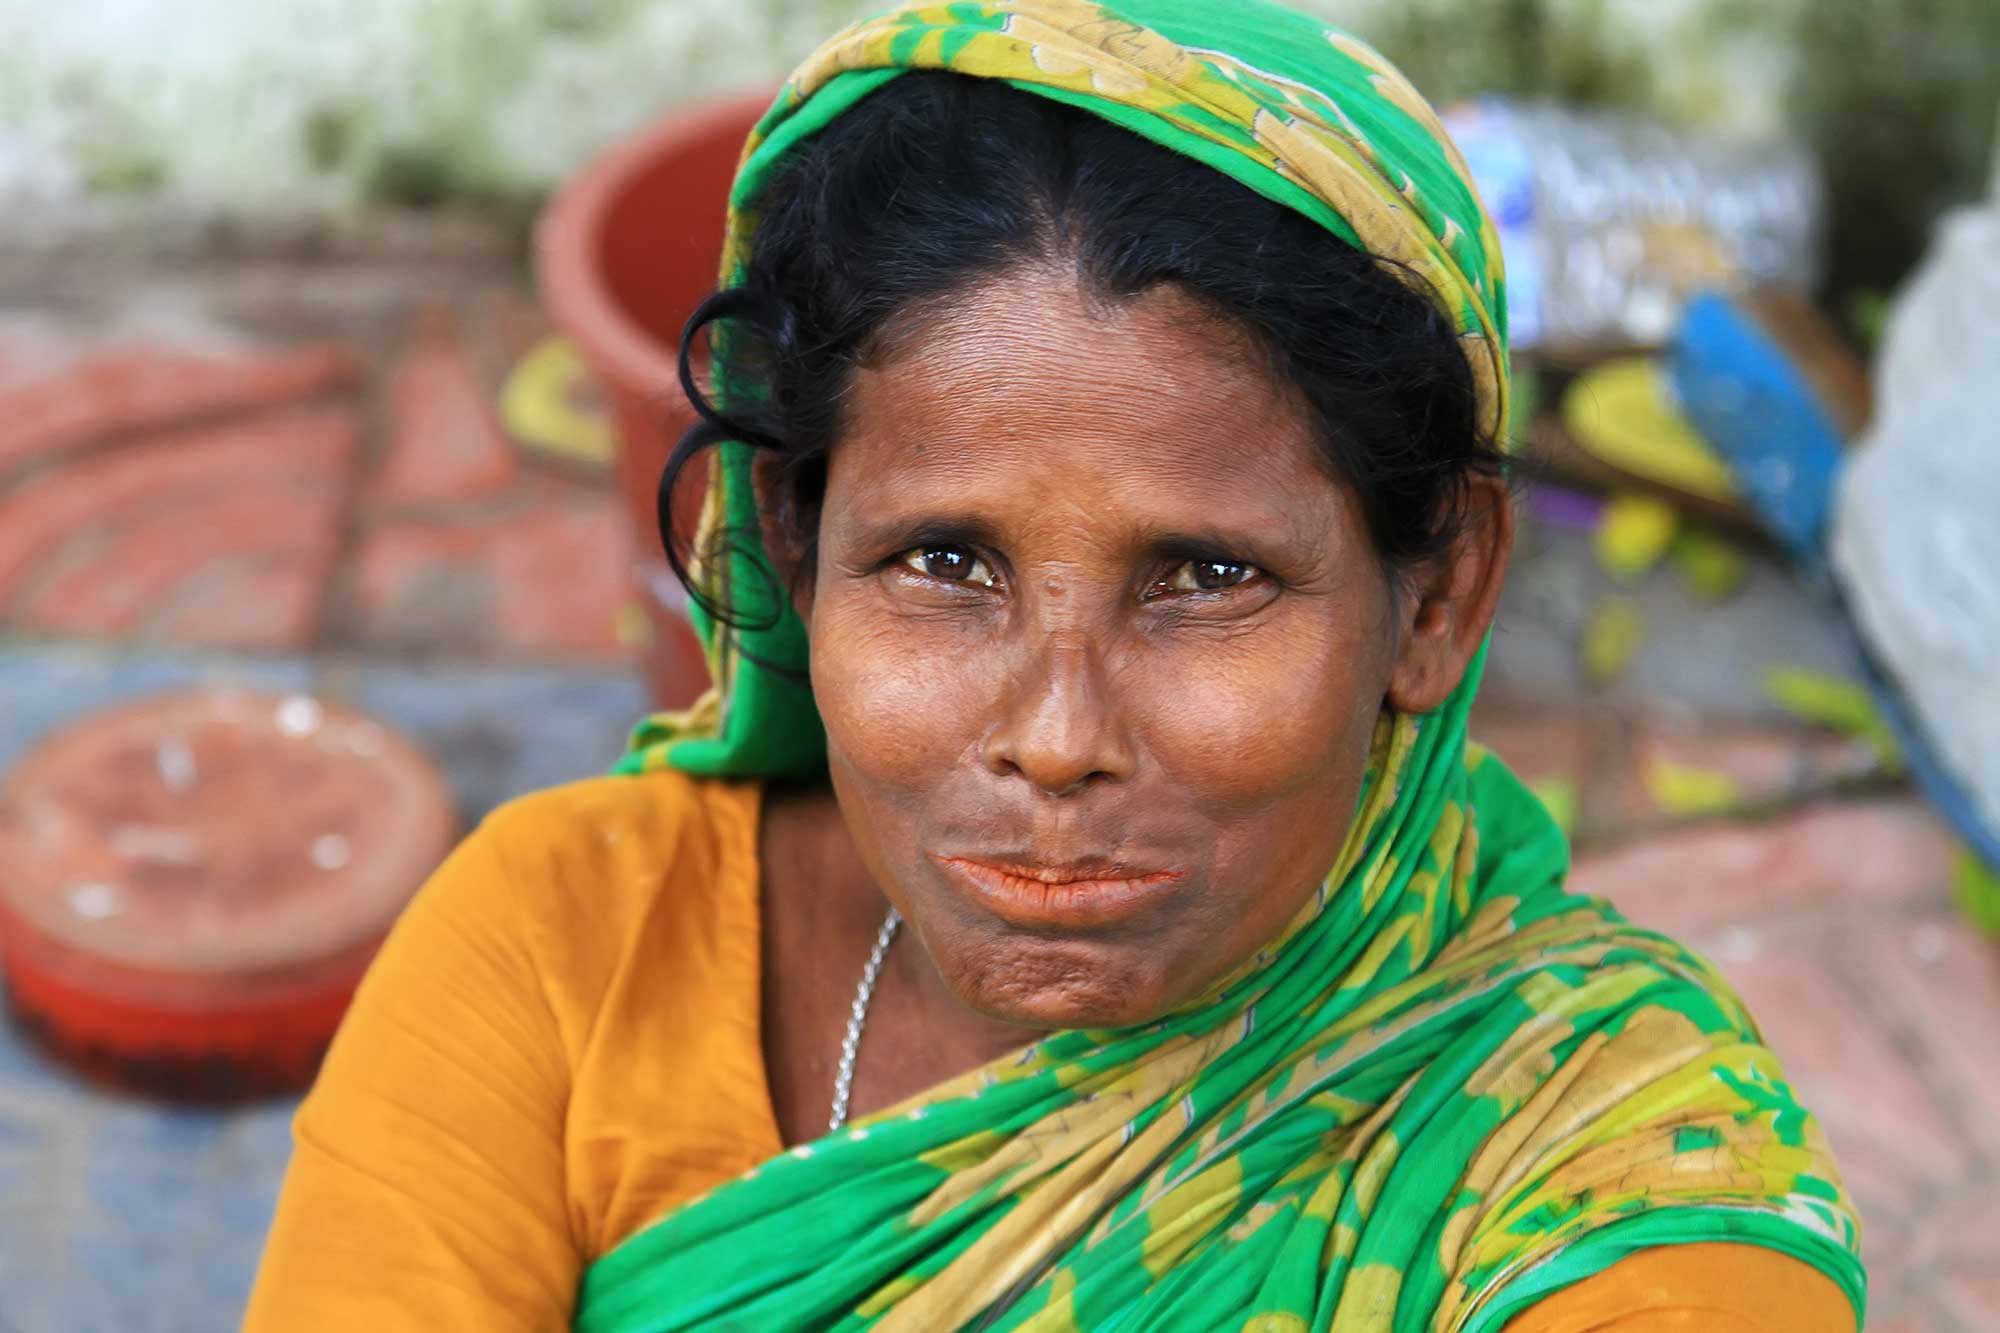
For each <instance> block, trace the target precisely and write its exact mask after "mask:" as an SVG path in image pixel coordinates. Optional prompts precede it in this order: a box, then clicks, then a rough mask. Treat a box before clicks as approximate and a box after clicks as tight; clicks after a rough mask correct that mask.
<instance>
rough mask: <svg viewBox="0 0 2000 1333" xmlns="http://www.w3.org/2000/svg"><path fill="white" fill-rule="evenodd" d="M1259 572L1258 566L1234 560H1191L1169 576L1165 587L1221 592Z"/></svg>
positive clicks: (1191, 590) (1251, 577)
mask: <svg viewBox="0 0 2000 1333" xmlns="http://www.w3.org/2000/svg"><path fill="white" fill-rule="evenodd" d="M1257 574H1258V569H1257V566H1255V565H1243V564H1238V563H1236V562H1235V561H1233V560H1190V561H1188V562H1187V563H1186V564H1184V565H1181V566H1179V567H1178V568H1176V569H1175V570H1174V571H1173V572H1172V573H1171V574H1169V575H1168V576H1167V578H1166V580H1165V587H1166V590H1167V591H1169V592H1219V591H1221V590H1222V589H1224V588H1233V587H1235V586H1236V585H1237V584H1239V583H1248V582H1249V581H1250V580H1251V579H1254V578H1256V577H1257Z"/></svg>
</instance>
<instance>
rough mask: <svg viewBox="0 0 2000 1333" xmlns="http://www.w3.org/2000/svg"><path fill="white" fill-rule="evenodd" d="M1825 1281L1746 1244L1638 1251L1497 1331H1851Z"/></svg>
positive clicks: (1848, 1314) (1842, 1301)
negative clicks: (1502, 1329)
mask: <svg viewBox="0 0 2000 1333" xmlns="http://www.w3.org/2000/svg"><path fill="white" fill-rule="evenodd" d="M1856 1327H1857V1325H1856V1323H1855V1318H1854V1307H1853V1306H1851V1305H1849V1304H1848V1303H1847V1297H1846V1296H1844V1295H1842V1294H1841V1290H1840V1287H1839V1286H1838V1285H1837V1284H1836V1283H1835V1282H1834V1281H1833V1279H1832V1278H1829V1277H1828V1276H1826V1274H1824V1273H1822V1272H1820V1271H1819V1270H1818V1269H1816V1268H1814V1267H1812V1266H1811V1265H1809V1264H1805V1263H1802V1262H1800V1261H1799V1260H1797V1259H1794V1258H1792V1257H1791V1256H1790V1255H1785V1254H1779V1253H1778V1252H1777V1251H1776V1250H1766V1249H1760V1248H1758V1247H1756V1246H1754V1245H1731V1244H1721V1243H1718V1244H1704V1245H1664V1246H1661V1247H1659V1248H1658V1249H1652V1250H1643V1251H1641V1252H1640V1253H1638V1254H1635V1255H1633V1256H1632V1257H1631V1258H1629V1259H1622V1260H1620V1261H1619V1262H1618V1263H1615V1264H1613V1265H1612V1266H1611V1267H1609V1268H1607V1269H1605V1270H1604V1271H1603V1272H1602V1273H1599V1274H1598V1275H1597V1276H1596V1277H1593V1278H1588V1279H1586V1280H1584V1281H1582V1282H1579V1283H1577V1284H1576V1285H1575V1286H1573V1287H1568V1288H1565V1289H1564V1290H1562V1291H1559V1292H1557V1293H1556V1294H1555V1295H1553V1296H1550V1297H1548V1298H1547V1299H1546V1300H1543V1301H1539V1302H1537V1303H1536V1304H1535V1305H1532V1306H1530V1307H1529V1308H1528V1309H1526V1310H1523V1311H1522V1312H1521V1313H1520V1314H1518V1315H1516V1316H1514V1318H1513V1319H1511V1320H1509V1321H1508V1323H1507V1328H1506V1333H1695V1331H1696V1330H1702V1331H1703V1333H1855V1330H1856Z"/></svg>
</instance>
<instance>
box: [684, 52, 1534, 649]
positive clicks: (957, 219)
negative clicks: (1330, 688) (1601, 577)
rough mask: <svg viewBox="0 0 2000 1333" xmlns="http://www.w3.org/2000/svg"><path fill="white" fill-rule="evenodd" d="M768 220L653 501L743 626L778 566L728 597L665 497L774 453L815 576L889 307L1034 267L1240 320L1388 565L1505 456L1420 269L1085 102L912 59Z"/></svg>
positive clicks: (760, 609)
mask: <svg viewBox="0 0 2000 1333" xmlns="http://www.w3.org/2000/svg"><path fill="white" fill-rule="evenodd" d="M756 213H757V222H756V244H755V246H754V248H753V253H752V255H751V258H750V260H749V263H748V267H747V269H746V271H745V272H744V273H743V275H742V281H741V283H740V284H739V285H738V286H735V287H731V288H728V289H726V290H723V291H721V292H718V293H717V294H716V295H715V296H713V297H711V298H710V299H709V300H708V301H707V302H706V303H704V304H703V305H702V307H701V308H700V309H699V310H697V311H696V312H695V314H694V317H693V318H692V319H690V320H689V321H688V325H687V329H686V332H685V334H684V336H683V338H682V343H681V382H682V385H683V387H684V388H685V390H686V392H687V394H688V396H689V398H690V400H691V401H692V402H693V404H694V407H695V411H696V413H697V414H698V417H699V420H698V422H697V424H696V425H695V426H694V427H693V428H691V429H690V430H689V431H688V433H687V434H686V435H685V436H684V437H683V438H682V440H681V441H680V444H679V445H678V447H677V448H676V449H675V450H674V452H673V454H672V456H671V457H670V458H669V460H668V463H667V467H666V471H665V474H664V476H663V477H662V478H661V482H660V496H659V515H660V525H661V535H662V538H663V540H664V542H665V545H666V549H667V555H668V558H669V560H670V561H671V562H672V564H673V567H674V570H675V572H676V573H677V574H679V575H680V576H681V580H682V582H683V583H686V584H688V585H689V591H690V595H692V596H693V597H695V598H696V599H697V601H699V602H700V603H701V604H702V605H703V607H704V609H706V610H709V611H710V612H711V613H713V614H714V615H716V617H717V618H718V619H719V620H721V621H723V622H725V623H727V624H730V625H734V626H737V627H740V628H762V627H766V626H768V625H769V624H771V623H774V621H775V619H776V616H777V614H778V612H779V611H780V610H781V609H782V605H783V603H782V602H781V601H779V600H776V596H775V595H776V594H778V593H779V592H780V589H779V588H778V585H777V584H776V582H775V578H774V579H773V581H772V582H771V583H770V584H769V585H768V586H767V587H766V588H765V589H763V590H761V593H762V594H763V595H760V591H758V590H751V589H745V588H736V589H733V590H732V593H731V595H730V596H729V598H728V599H727V600H728V602H729V605H726V606H722V605H717V604H716V600H717V599H715V598H714V597H712V596H711V595H709V594H707V593H704V592H703V591H702V590H700V589H698V588H695V587H694V586H693V585H692V581H691V580H690V579H689V577H688V569H687V563H686V553H687V550H688V542H687V540H686V538H685V535H684V534H682V533H680V532H678V531H676V524H675V516H674V513H673V505H672V498H673V495H674V491H675V489H676V484H677V482H678V481H679V479H680V476H681V473H682V471H683V469H684V468H685V467H686V466H687V464H688V463H689V462H690V461H691V460H692V459H694V458H695V457H697V456H698V455H699V454H700V453H701V452H702V451H703V450H705V449H707V448H708V447H710V446H711V445H713V444H715V443H717V442H718V441H721V440H731V439H733V440H740V441H743V442H744V443H746V444H749V445H751V446H753V447H756V448H758V449H761V450H766V451H769V452H770V453H771V454H772V455H774V456H775V461H776V467H775V469H774V471H773V473H772V483H773V484H772V486H771V487H770V488H769V496H770V498H771V499H772V500H773V501H774V502H775V503H774V506H773V512H772V514H771V515H769V517H768V521H770V522H773V523H775V524H776V525H777V527H778V530H779V531H780V532H782V533H783V534H784V537H785V539H786V541H787V542H788V544H789V546H790V548H791V549H792V550H793V551H794V552H796V553H798V554H799V556H800V567H801V568H802V569H806V570H809V569H810V568H811V561H812V557H813V553H814V551H815V549H816V540H817V532H818V525H819V507H820V502H821V500H822V498H823V496H824V493H825V487H826V475H827V455H828V451H829V450H830V449H831V448H832V447H833V446H834V444H835V443H836V442H837V440H838V438H839V434H840V429H841V415H840V408H841V402H842V390H843V389H844V387H845V386H846V384H847V382H848V379H849V377H850V375H851V374H852V372H853V370H854V367H855V365H856V364H857V362H858V361H859V360H860V359H861V358H862V357H863V356H865V355H866V354H867V353H868V351H869V349H870V347H871V343H872V342H873V340H874V339H875V338H876V336H877V335H878V334H880V333H881V332H882V331H883V329H884V326H885V324H887V322H888V321H889V320H890V319H891V318H892V317H893V316H895V315H897V314H899V313H902V312H905V311H908V310H911V309H912V308H913V307H917V306H919V305H921V304H923V303H926V302H931V301H936V300H938V299H940V298H943V297H946V296H950V295H953V294H955V293H959V292H963V291H964V290H966V289H967V288H969V287H971V286H973V285H975V284H977V283H978V282H980V281H981V280H982V279H988V278H992V277H996V276H998V275H1001V274H1003V273H1006V272H1008V271H1009V270H1012V269H1017V268H1020V267H1022V266H1024V265H1027V264H1034V263H1048V262H1051V261H1057V262H1063V263H1068V264H1072V265H1074V267H1075V268H1076V270H1077V272H1078V274H1079V276H1080V277H1081V279H1082V280H1083V283H1084V286H1085V290H1086V291H1087V292H1089V293H1091V294H1093V295H1095V296H1101V297H1103V298H1106V299H1112V300H1116V299H1120V298H1127V297H1132V296H1137V295H1139V294H1141V293H1143V292H1146V291H1147V290H1149V289H1151V288H1154V287H1157V286H1159V285H1161V284H1167V283H1171V284H1175V285H1177V286H1178V287H1180V288H1181V289H1183V290H1184V291H1186V292H1188V293H1190V294H1192V295H1193V296H1194V297H1195V298H1197V299H1198V300H1200V301H1202V302H1204V303H1205V304H1207V305H1208V306H1209V307H1211V308H1212V309H1214V310H1215V311H1217V312H1219V313H1220V314H1222V315H1224V316H1225V317H1228V318H1231V319H1234V320H1236V321H1238V322H1240V323H1241V325H1242V326H1243V327H1245V328H1246V329H1247V330H1249V332H1250V333H1251V334H1252V335H1253V337H1254V338H1255V339H1256V341H1257V342H1258V343H1259V344H1260V345H1261V347H1262V348H1263V350H1264V351H1265V352H1266V354H1267V355H1268V357H1269V362H1270V365H1271V367H1272V369H1273V371H1274V372H1275V374H1276V375H1277V376H1278V377H1279V379H1280V380H1281V382H1289V383H1290V384H1291V385H1293V386H1296V388H1297V390H1298V391H1299V392H1300V394H1301V397H1302V399H1303V401H1304V402H1305V404H1306V405H1307V406H1308V407H1309V409H1310V411H1311V413H1312V415H1313V418H1314V420H1315V424H1316V426H1317V428H1318V429H1317V435H1318V438H1319V443H1320V446H1321V448H1322V449H1323V451H1324V456H1325V462H1326V464H1327V467H1328V469H1329V470H1330V472H1331V473H1332V475H1333V476H1335V477H1336V478H1338V479H1340V480H1342V481H1345V482H1346V483H1347V484H1348V485H1350V486H1352V487H1353V489H1354V491H1355V492H1356V493H1357V494H1358V496H1359V498H1360V503H1361V509H1362V512H1363V514H1364V515H1365V516H1366V520H1367V524H1368V530H1369V534H1370V536H1371V538H1372V539H1373V542H1374V545H1375V548H1376V551H1377V553H1378V554H1379V556H1380V557H1381V559H1382V561H1383V563H1384V565H1385V567H1386V568H1387V569H1389V570H1391V571H1395V570H1403V569H1408V568H1409V567H1411V566H1413V565H1417V564H1420V563H1421V562H1423V561H1424V560H1426V559H1428V558H1432V557H1435V556H1436V555H1438V554H1440V553H1441V552H1442V551H1444V550H1445V549H1446V548H1447V547H1448V545H1449V544H1450V542H1451V540H1452V539H1453V537H1454V535H1455V534H1456V532H1457V531H1458V529H1459V527H1460V525H1461V523H1462V521H1463V519H1464V513H1465V508H1466V504H1467V499H1468V492H1469V486H1470V483H1471V482H1472V480H1473V479H1474V478H1475V477H1478V476H1483V475H1494V474H1497V473H1498V472H1499V471H1500V468H1501V463H1502V457H1503V456H1502V454H1501V453H1500V451H1499V448H1498V447H1497V445H1496V442H1495V440H1494V439H1493V437H1492V435H1491V433H1490V431H1489V429H1488V428H1487V427H1486V426H1485V425H1484V424H1483V423H1482V422H1481V420H1480V407H1479V403H1478V401H1477V394H1476V391H1475V387H1474V380H1473V375H1472V369H1471V366H1470V364H1469V363H1468V362H1467V359H1466V348H1465V346H1464V345H1463V343H1462V342H1461V340H1460V336H1459V334H1458V333H1457V331H1456V330H1455V329H1454V327H1453V325H1452V323H1451V321H1450V320H1449V319H1447V318H1446V316H1445V315H1444V314H1443V313H1442V310H1441V309H1440V306H1439V304H1438V302H1437V299H1436V298H1435V297H1434V296H1433V295H1431V294H1429V293H1428V292H1427V291H1425V290H1424V289H1422V287H1421V285H1420V284H1419V283H1418V282H1417V281H1416V280H1415V279H1414V278H1413V276H1412V275H1411V274H1409V273H1408V272H1407V271H1399V270H1398V269H1396V268H1395V267H1394V266H1392V265H1391V264H1389V263H1387V262H1385V261H1383V260H1381V259H1378V258H1376V257H1374V256H1371V255H1369V254H1367V253H1365V252H1363V251H1361V250H1359V249H1356V248H1355V247H1353V246H1351V245H1349V244H1347V243H1345V242H1343V241H1341V240H1340V239H1339V238H1338V237H1335V236H1333V235H1332V234H1331V233H1329V232H1328V231H1326V229H1325V228H1323V227H1321V226H1320V225H1319V224H1318V223H1316V222H1313V221H1312V220H1311V219H1309V218H1307V217H1305V216H1303V215H1302V214H1300V213H1298V212H1297V211H1295V210H1294V209H1291V208H1289V207H1287V206H1285V205H1283V204H1279V203H1276V202H1274V201H1272V200H1270V199H1267V198H1265V197H1264V196H1263V195H1260V194H1258V193H1257V192H1255V191H1254V190H1252V189H1250V188H1249V187H1247V186H1245V185H1243V184H1240V183H1239V182H1237V181H1235V180H1233V179H1231V178H1229V177H1227V176H1225V175H1223V174H1222V173H1221V172H1219V171H1216V170H1215V169H1214V168H1212V167H1209V166H1206V165H1204V164H1202V163H1200V162H1197V161H1196V160H1195V159H1193V158H1190V157H1186V156H1184V155H1182V154H1179V153H1175V152H1173V151H1172V150H1170V149H1167V148H1164V147H1161V146H1159V145H1157V144H1154V143H1152V142H1150V141H1149V140H1146V139H1143V138H1141V137H1139V136H1138V135H1136V134H1134V133H1132V132H1131V131H1129V130H1126V129H1124V128H1122V127H1120V126H1117V125H1114V124H1112V123H1110V122H1109V121H1106V120H1104V119H1102V118H1101V117H1098V116H1096V115H1093V114H1091V113H1089V112H1087V111H1084V110H1081V109H1078V108H1076V107H1071V106H1068V105H1065V104H1063V103H1060V102H1056V101H1054V100H1051V99H1049V98H1045V97H1041V96H1038V95H1036V94H1033V93H1029V92H1024V91H1022V90H1020V89H1017V88H1014V87H1012V86H1010V85H1008V84H1006V83H1003V82H1000V81H997V80H989V79H977V78H970V77H966V76H963V75H957V74H950V73H943V72H930V71H923V72H913V73H908V74H904V75H901V76H899V77H897V78H896V79H894V80H892V81H890V82H889V83H888V84H886V85H884V86H883V87H882V88H880V89H878V90H876V91H875V92H873V93H871V94H870V95H869V96H868V97H867V98H866V99H864V100H863V101H862V102H860V103H859V104H857V105H856V106H855V107H853V108H852V109H850V110H849V111H847V112H846V113H844V114H843V115H841V116H840V117H838V118H837V119H835V120H834V121H833V122H832V123H831V124H830V125H829V126H828V127H827V128H826V129H825V130H823V131H822V132H820V133H819V134H818V135H817V136H816V137H814V138H812V139H810V140H808V141H806V142H805V143H803V144H801V145H800V146H799V147H798V148H796V149H795V150H793V152H792V155H791V157H790V159H789V160H788V161H787V162H786V163H785V164H784V167H783V169H782V172H781V174H779V175H778V176H777V177H776V178H775V179H774V180H773V181H772V182H771V183H770V184H769V185H768V186H767V187H766V188H765V189H764V191H763V192H762V194H761V196H760V197H759V199H758V200H757V201H756ZM715 325H720V326H721V328H720V330H719V331H720V334H721V336H720V337H719V338H712V340H711V341H712V343H713V347H714V356H715V358H716V360H717V361H718V363H719V365H720V367H721V368H722V369H723V370H725V371H726V373H727V386H728V390H729V392H728V399H729V401H728V402H727V403H725V404H718V403H715V402H712V401H710V400H709V399H708V398H707V397H706V396H705V395H704V394H703V393H702V392H701V390H700V388H699V386H698V385H697V383H696V380H695V375H694V373H693V366H692V352H693V348H694V347H695V345H696V339H697V336H698V335H699V334H700V333H702V332H703V331H704V330H708V329H710V328H711V326H715ZM737 535H738V534H731V533H730V532H728V531H726V530H725V531H722V532H718V533H715V534H713V537H714V541H715V543H716V549H715V550H712V551H710V552H708V553H707V554H709V555H710V557H711V558H719V557H720V556H721V554H722V553H723V551H725V550H727V549H730V548H732V547H734V548H735V549H739V550H740V549H743V548H742V545H741V543H740V542H738V541H737V540H736V536H737ZM766 570H767V572H768V566H767V567H766ZM767 598H768V600H767Z"/></svg>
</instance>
